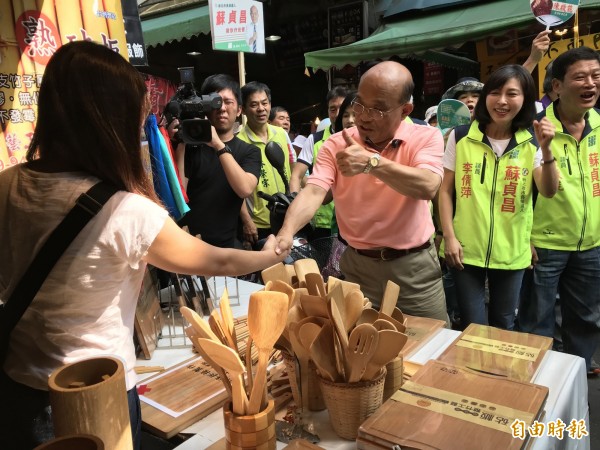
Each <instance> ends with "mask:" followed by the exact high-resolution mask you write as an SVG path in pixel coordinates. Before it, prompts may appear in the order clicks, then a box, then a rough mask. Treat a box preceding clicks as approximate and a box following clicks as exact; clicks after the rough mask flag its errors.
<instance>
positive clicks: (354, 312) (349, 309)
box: [343, 289, 363, 332]
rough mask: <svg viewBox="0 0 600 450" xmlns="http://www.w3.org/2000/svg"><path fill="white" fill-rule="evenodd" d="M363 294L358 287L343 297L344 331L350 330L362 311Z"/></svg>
mask: <svg viewBox="0 0 600 450" xmlns="http://www.w3.org/2000/svg"><path fill="white" fill-rule="evenodd" d="M362 301H363V294H362V292H361V291H359V290H358V289H355V290H354V291H350V293H349V294H348V295H346V297H345V299H344V309H345V312H344V315H343V318H344V326H345V327H346V331H347V332H348V331H350V330H351V329H352V328H354V325H356V321H357V320H358V319H359V317H360V316H361V315H362V312H363V302H362Z"/></svg>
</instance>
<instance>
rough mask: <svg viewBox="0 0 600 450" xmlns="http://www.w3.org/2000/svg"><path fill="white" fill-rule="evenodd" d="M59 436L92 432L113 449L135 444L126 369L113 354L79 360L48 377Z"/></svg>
mask: <svg viewBox="0 0 600 450" xmlns="http://www.w3.org/2000/svg"><path fill="white" fill-rule="evenodd" d="M48 388H49V393H50V405H51V406H52V420H53V422H54V432H55V435H56V437H63V436H70V435H76V434H90V435H93V436H97V437H99V438H100V439H101V440H102V441H103V442H104V445H105V446H106V448H107V449H111V450H130V449H132V448H133V442H132V438H131V424H130V419H129V405H128V403H127V388H126V386H125V370H124V367H123V363H122V362H121V361H120V360H119V359H117V358H112V357H102V358H92V359H86V360H83V361H78V362H75V363H72V364H68V365H66V366H62V367H59V368H58V369H56V370H55V371H54V372H53V373H52V375H50V378H49V379H48Z"/></svg>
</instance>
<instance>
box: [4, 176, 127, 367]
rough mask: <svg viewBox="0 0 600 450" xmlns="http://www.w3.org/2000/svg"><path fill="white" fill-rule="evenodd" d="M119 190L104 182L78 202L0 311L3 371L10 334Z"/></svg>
mask: <svg viewBox="0 0 600 450" xmlns="http://www.w3.org/2000/svg"><path fill="white" fill-rule="evenodd" d="M117 191H118V189H117V188H115V187H113V186H111V185H109V184H107V183H105V182H100V183H98V184H95V185H94V186H92V187H91V188H90V189H89V190H88V191H87V192H84V193H83V194H81V195H80V196H79V198H78V199H77V201H76V203H75V206H73V208H72V209H71V211H69V213H68V214H67V215H66V216H65V218H64V219H63V220H62V222H61V223H60V224H59V225H58V226H57V227H56V228H55V229H54V231H52V233H51V234H50V237H48V240H47V241H46V242H45V243H44V245H43V246H42V248H41V249H40V251H39V252H38V254H37V255H36V256H35V258H34V260H33V261H32V263H31V265H30V266H29V268H28V269H27V271H26V272H25V274H24V275H23V277H22V278H21V280H20V281H19V284H18V285H17V287H16V288H15V290H14V291H13V293H12V295H11V296H10V298H9V299H8V301H6V302H5V303H4V304H3V305H0V306H3V307H0V369H1V367H2V363H3V362H4V359H5V357H6V352H7V351H8V343H9V339H10V333H11V332H12V330H13V328H14V327H15V326H16V325H17V323H18V322H19V320H21V317H22V316H23V314H24V313H25V311H26V310H27V308H28V307H29V305H30V304H31V302H32V300H33V298H34V297H35V296H36V294H37V292H38V290H39V289H40V287H41V286H42V284H43V283H44V280H45V279H46V277H47V276H48V274H49V273H50V271H51V270H52V268H53V267H54V265H55V264H56V262H57V261H58V260H59V258H60V257H61V256H62V254H63V253H64V252H65V250H66V249H67V247H69V245H70V244H71V242H73V240H74V239H75V236H77V235H78V234H79V232H80V231H81V230H82V229H83V227H84V226H85V225H86V224H87V223H88V222H89V221H90V220H91V219H92V217H94V216H95V215H96V214H97V213H98V212H99V211H100V210H101V209H102V207H103V206H104V204H105V203H106V202H107V201H108V199H109V198H110V197H112V196H113V194H114V193H115V192H117Z"/></svg>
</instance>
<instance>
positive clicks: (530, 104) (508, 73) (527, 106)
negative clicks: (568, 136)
mask: <svg viewBox="0 0 600 450" xmlns="http://www.w3.org/2000/svg"><path fill="white" fill-rule="evenodd" d="M512 78H515V79H516V80H517V81H518V82H519V84H520V85H521V90H522V91H523V106H522V107H521V110H520V111H519V112H518V113H517V115H516V116H515V118H514V119H513V121H512V126H511V128H512V132H513V133H514V132H516V131H517V130H519V129H522V128H529V127H531V125H532V124H533V119H534V118H535V114H536V109H535V99H536V92H535V83H534V81H533V78H532V77H531V74H530V73H529V72H528V71H527V70H526V69H525V68H523V66H520V65H518V64H509V65H507V66H502V67H500V68H499V69H497V70H496V71H494V72H493V73H492V74H491V75H490V78H488V80H487V81H486V83H485V84H484V85H483V89H482V90H481V94H480V96H479V101H478V102H477V105H475V113H474V115H473V117H474V118H475V120H477V121H478V122H479V123H480V124H481V126H482V127H483V128H482V129H484V128H485V127H486V126H487V125H489V124H490V123H491V122H492V118H491V117H490V113H489V111H488V110H487V106H486V98H487V96H488V95H489V94H490V92H491V91H493V90H496V89H500V88H502V86H504V85H505V84H506V83H507V82H508V80H510V79H512Z"/></svg>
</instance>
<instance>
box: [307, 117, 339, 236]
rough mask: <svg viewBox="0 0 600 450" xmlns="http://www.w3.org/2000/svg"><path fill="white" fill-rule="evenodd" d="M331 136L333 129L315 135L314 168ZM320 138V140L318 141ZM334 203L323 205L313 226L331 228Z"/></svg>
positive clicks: (326, 129)
mask: <svg viewBox="0 0 600 450" xmlns="http://www.w3.org/2000/svg"><path fill="white" fill-rule="evenodd" d="M329 136H331V127H327V128H325V129H324V130H323V131H322V132H321V133H315V136H314V139H315V145H313V166H314V165H315V164H316V163H317V154H318V153H319V150H320V149H321V146H322V145H323V143H324V142H325V141H326V140H327V139H329ZM317 138H320V139H319V140H316V139H317ZM333 207H334V204H333V201H331V202H329V203H328V204H326V205H321V206H320V207H319V209H317V212H316V213H315V215H314V217H313V219H312V224H313V226H314V227H315V228H331V225H332V222H333V214H334V212H333Z"/></svg>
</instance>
